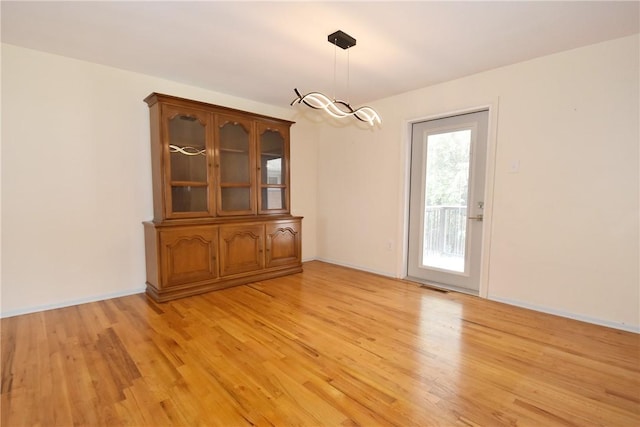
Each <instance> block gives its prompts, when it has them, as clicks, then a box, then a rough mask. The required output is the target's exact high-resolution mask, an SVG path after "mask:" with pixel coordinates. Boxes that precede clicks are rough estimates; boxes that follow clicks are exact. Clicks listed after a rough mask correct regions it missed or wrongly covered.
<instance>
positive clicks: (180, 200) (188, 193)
mask: <svg viewBox="0 0 640 427" xmlns="http://www.w3.org/2000/svg"><path fill="white" fill-rule="evenodd" d="M207 200H208V197H207V187H188V186H187V187H171V209H172V210H173V212H206V211H207Z"/></svg>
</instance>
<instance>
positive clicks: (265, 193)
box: [262, 188, 285, 209]
mask: <svg viewBox="0 0 640 427" xmlns="http://www.w3.org/2000/svg"><path fill="white" fill-rule="evenodd" d="M284 206H285V199H284V188H263V189H262V209H284Z"/></svg>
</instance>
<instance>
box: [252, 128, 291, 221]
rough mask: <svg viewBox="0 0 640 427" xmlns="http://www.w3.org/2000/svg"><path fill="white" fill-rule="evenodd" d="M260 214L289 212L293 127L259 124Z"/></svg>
mask: <svg viewBox="0 0 640 427" xmlns="http://www.w3.org/2000/svg"><path fill="white" fill-rule="evenodd" d="M257 132H258V177H257V178H258V183H259V185H258V187H259V188H258V213H260V214H274V213H287V212H289V127H288V126H285V125H282V124H279V123H272V122H267V121H265V122H258V125H257Z"/></svg>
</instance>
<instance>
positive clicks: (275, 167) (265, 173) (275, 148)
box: [260, 131, 286, 184]
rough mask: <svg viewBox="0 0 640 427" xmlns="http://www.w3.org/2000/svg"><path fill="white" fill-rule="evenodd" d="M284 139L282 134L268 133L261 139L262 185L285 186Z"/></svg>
mask: <svg viewBox="0 0 640 427" xmlns="http://www.w3.org/2000/svg"><path fill="white" fill-rule="evenodd" d="M283 156H284V138H283V137H282V135H281V134H280V132H276V131H266V132H265V133H263V134H262V136H261V137H260V162H261V165H260V166H261V171H262V173H261V176H262V178H261V179H262V184H284V178H283V177H284V174H285V172H286V171H285V170H284V162H282V158H283Z"/></svg>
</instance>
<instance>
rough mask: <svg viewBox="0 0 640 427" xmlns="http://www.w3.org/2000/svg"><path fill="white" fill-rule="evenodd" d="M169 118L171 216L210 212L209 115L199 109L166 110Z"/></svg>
mask: <svg viewBox="0 0 640 427" xmlns="http://www.w3.org/2000/svg"><path fill="white" fill-rule="evenodd" d="M165 114H166V117H167V120H166V121H165V123H166V125H167V137H168V139H169V141H168V144H167V148H168V160H169V161H168V165H167V167H168V177H169V186H168V188H169V189H170V191H169V194H167V200H168V201H169V203H168V206H167V207H168V208H170V212H167V215H168V216H173V217H193V216H201V215H206V214H208V213H209V211H210V209H209V175H208V174H209V172H208V167H207V163H208V162H207V122H208V115H207V114H206V113H203V112H199V111H187V110H177V109H174V108H171V107H168V108H167V109H166V110H165Z"/></svg>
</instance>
